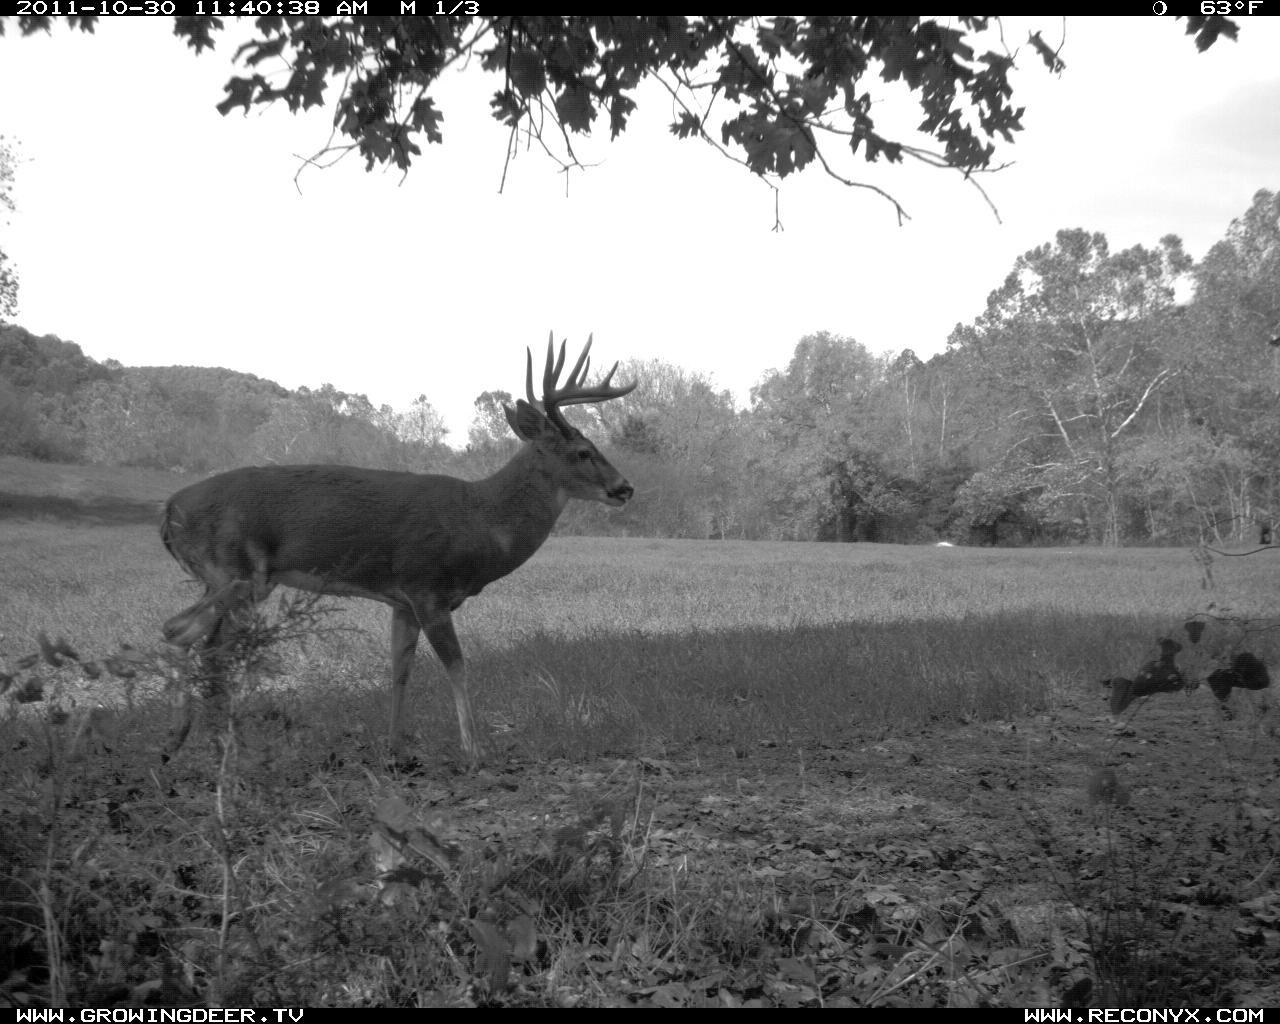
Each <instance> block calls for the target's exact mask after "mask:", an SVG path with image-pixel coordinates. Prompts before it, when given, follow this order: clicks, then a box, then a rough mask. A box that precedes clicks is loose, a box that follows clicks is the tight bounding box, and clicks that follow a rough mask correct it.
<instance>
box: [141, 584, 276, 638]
mask: <svg viewBox="0 0 1280 1024" xmlns="http://www.w3.org/2000/svg"><path fill="white" fill-rule="evenodd" d="M255 589H257V588H255V587H254V584H253V583H252V582H250V581H249V580H232V581H231V582H230V583H227V584H224V585H223V586H221V587H217V588H214V587H210V588H209V589H208V590H206V591H205V595H204V597H202V598H201V599H200V600H199V601H197V602H196V603H195V604H193V605H192V606H191V607H190V608H187V609H186V610H184V611H180V612H178V614H177V615H175V616H174V617H173V618H171V619H169V620H168V621H167V622H166V623H165V624H164V638H165V639H166V640H167V641H168V642H169V643H171V644H174V645H175V646H178V647H190V646H191V645H192V644H194V643H196V642H197V641H199V640H203V639H205V638H206V637H208V638H210V639H211V640H214V639H217V640H219V641H220V640H221V637H219V636H216V634H220V633H221V632H222V623H223V620H224V619H225V618H226V617H227V615H228V614H230V613H232V612H235V611H237V610H239V609H240V608H242V607H244V606H245V605H249V604H253V603H254V602H255V601H256V600H258V598H257V597H256V596H255V593H254V591H255ZM263 596H264V597H265V596H266V595H265V594H264V595H263Z"/></svg>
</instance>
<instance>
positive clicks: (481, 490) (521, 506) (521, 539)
mask: <svg viewBox="0 0 1280 1024" xmlns="http://www.w3.org/2000/svg"><path fill="white" fill-rule="evenodd" d="M539 461H540V460H539V458H538V454H537V452H536V451H535V450H534V447H533V445H531V444H526V445H524V446H523V447H522V448H521V449H520V450H519V451H518V452H516V454H515V455H514V456H513V457H512V459H511V461H510V462H508V463H507V464H506V465H505V466H503V467H502V468H501V469H500V470H498V471H497V472H496V473H494V474H493V475H492V476H489V477H485V478H484V479H483V480H477V481H476V483H475V484H474V487H475V490H476V494H477V495H478V497H479V498H480V502H481V504H482V505H483V507H484V508H485V510H486V512H487V516H486V518H487V520H488V524H489V529H490V531H491V533H492V534H493V538H494V540H495V541H496V542H497V544H498V546H499V547H500V548H501V549H502V550H503V552H504V553H505V554H506V555H507V556H508V557H509V558H511V559H512V560H513V561H514V562H515V563H516V564H517V565H518V564H519V563H520V562H523V561H524V560H525V559H526V558H528V557H529V556H530V555H532V554H533V553H534V551H536V550H537V549H538V548H539V547H540V546H541V545H542V542H543V541H544V540H546V539H547V537H548V536H549V535H550V534H551V530H552V528H553V527H554V526H555V525H556V520H557V519H559V518H560V513H561V512H563V511H564V507H565V505H566V504H568V501H569V495H568V494H567V493H566V492H565V491H564V490H563V488H559V487H557V486H556V485H555V483H554V482H553V481H552V480H551V478H550V477H548V476H547V474H546V472H545V470H544V469H543V468H542V467H541V466H540V465H539Z"/></svg>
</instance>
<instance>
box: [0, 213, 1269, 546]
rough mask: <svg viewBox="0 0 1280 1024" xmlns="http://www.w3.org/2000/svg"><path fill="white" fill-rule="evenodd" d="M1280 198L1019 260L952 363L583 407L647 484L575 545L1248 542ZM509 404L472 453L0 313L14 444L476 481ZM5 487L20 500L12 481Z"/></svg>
mask: <svg viewBox="0 0 1280 1024" xmlns="http://www.w3.org/2000/svg"><path fill="white" fill-rule="evenodd" d="M1278 325H1280V197H1278V196H1277V194H1276V193H1273V192H1270V191H1265V190H1264V191H1260V192H1258V193H1257V194H1256V196H1255V197H1254V200H1253V203H1252V205H1251V206H1250V207H1249V209H1248V210H1247V211H1246V212H1245V214H1244V215H1243V216H1241V217H1240V218H1238V219H1237V220H1235V221H1233V222H1232V224H1231V226H1230V228H1229V230H1228V231H1227V233H1226V236H1225V237H1224V238H1223V239H1222V240H1221V241H1219V242H1218V243H1217V244H1216V245H1215V246H1214V247H1213V248H1212V249H1211V250H1210V251H1209V253H1208V254H1207V255H1206V256H1205V258H1204V259H1203V260H1201V261H1200V262H1199V263H1195V262H1194V261H1192V260H1191V259H1190V257H1189V256H1187V254H1186V253H1185V252H1184V251H1183V249H1182V246H1181V243H1180V242H1179V240H1178V239H1177V238H1176V237H1174V236H1167V237H1165V238H1163V239H1161V240H1160V241H1159V242H1158V244H1156V245H1154V246H1150V247H1148V246H1134V247H1132V248H1129V249H1126V250H1124V251H1122V252H1112V251H1111V249H1110V247H1109V245H1108V243H1107V240H1106V238H1105V237H1104V236H1103V235H1101V234H1094V233H1089V232H1086V231H1082V230H1064V231H1060V232H1058V234H1057V236H1056V237H1055V238H1054V239H1053V240H1052V241H1051V242H1047V243H1045V244H1044V245H1041V246H1039V247H1037V248H1035V249H1033V250H1031V251H1030V252H1027V253H1025V254H1024V255H1022V256H1020V257H1019V258H1018V259H1017V260H1016V261H1015V263H1014V265H1013V267H1012V268H1011V269H1010V272H1009V274H1008V276H1007V277H1006V279H1005V280H1004V282H1003V283H1002V284H1001V285H1000V287H998V288H996V289H995V290H994V291H993V292H992V293H991V295H990V297H989V298H988V301H987V307H986V310H985V312H984V313H983V314H982V315H981V316H979V317H978V318H977V319H976V320H974V321H973V322H971V323H967V324H958V325H957V326H956V327H955V329H954V330H953V331H952V333H951V335H950V337H949V338H948V341H947V347H946V350H945V351H943V352H942V353H940V354H938V355H936V356H934V357H933V358H931V359H928V360H921V359H919V358H917V357H916V355H915V354H914V353H913V352H911V351H910V350H906V351H903V352H900V353H897V354H894V355H875V354H873V353H871V352H870V351H868V350H867V348H866V347H864V346H863V345H862V344H860V343H859V342H858V341H856V340H855V339H851V338H846V337H840V336H836V335H833V334H830V333H827V332H820V333H817V334H813V335H808V336H806V337H804V338H801V339H800V340H799V341H798V343H797V344H796V346H795V349H794V352H793V354H792V357H791V359H790V361H789V363H788V364H787V366H786V367H785V368H782V369H779V370H774V371H770V372H769V373H767V374H765V375H764V377H763V378H762V379H761V380H760V382H759V383H758V384H757V386H756V387H755V388H753V389H752V392H751V396H750V401H749V404H748V405H747V407H746V408H738V407H737V405H736V404H735V402H734V400H733V397H732V395H731V394H730V393H729V392H727V391H725V390H722V389H718V388H716V386H715V385H714V383H713V382H712V381H711V380H709V379H707V378H705V377H703V376H702V375H700V374H697V373H691V372H689V371H687V370H685V369H683V368H681V367H678V366H675V365H672V364H670V363H666V362H663V361H660V360H632V361H629V362H623V363H622V365H621V367H620V368H619V373H618V379H622V380H635V381H638V382H639V386H638V387H637V388H636V390H635V391H633V392H632V393H631V394H629V395H627V396H626V397H625V398H622V399H619V400H617V401H614V402H610V403H609V405H608V406H599V407H577V408H575V409H573V410H571V416H573V417H574V418H575V419H576V421H577V422H578V425H579V426H581V427H582V428H583V429H584V430H585V431H587V432H588V433H589V436H591V437H593V438H598V439H599V440H600V441H601V442H602V447H603V448H604V449H606V450H607V451H608V454H609V457H610V458H611V459H613V460H614V461H615V462H616V464H618V465H619V466H621V467H625V472H626V474H627V476H628V478H629V479H630V480H631V481H632V482H633V483H634V484H635V485H636V489H637V495H636V498H635V499H634V500H633V501H632V502H631V503H630V504H629V505H628V506H627V507H626V508H625V509H623V510H620V511H606V510H604V509H602V508H595V507H591V506H587V505H585V504H580V503H575V504H574V505H572V506H571V507H570V510H569V511H568V512H567V513H566V515H565V517H564V519H563V520H562V523H563V524H564V528H566V529H569V530H571V531H577V532H597V533H626V534H632V535H650V536H675V537H701V538H744V539H755V538H771V539H782V538H787V539H804V540H813V539H818V540H833V541H852V540H861V541H894V542H908V543H910V542H917V543H918V542H930V541H937V540H942V539H946V540H951V541H956V542H962V543H989V544H995V543H1106V544H1121V543H1142V544H1152V543H1155V544H1173V543H1187V542H1193V541H1197V540H1204V539H1208V540H1214V541H1230V540H1235V541H1240V540H1245V539H1257V538H1258V537H1259V536H1260V535H1262V532H1263V531H1265V532H1266V533H1267V534H1269V532H1270V530H1271V529H1272V528H1273V527H1274V525H1275V522H1276V519H1277V518H1280V336H1278V335H1280V328H1278ZM511 401H512V397H511V395H509V394H507V393H506V392H503V391H486V392H484V393H483V394H481V395H479V396H478V397H477V398H476V400H475V408H476V412H475V416H474V419H473V422H472V424H471V426H470V429H469V431H468V437H467V441H466V443H465V445H463V446H462V447H461V448H456V449H455V448H451V447H449V446H448V445H446V444H445V443H444V438H445V433H446V431H445V427H444V423H443V421H442V420H441V418H440V416H439V415H438V414H437V412H436V411H435V410H434V409H433V408H432V406H431V403H430V401H429V400H428V398H427V397H426V396H420V397H419V398H418V399H417V400H416V401H415V402H414V403H413V404H412V406H411V407H410V408H409V409H408V410H404V411H396V410H392V409H391V408H389V407H387V406H385V405H384V406H380V407H375V406H374V405H373V404H372V403H371V402H370V401H369V400H368V399H367V398H366V397H365V396H364V395H359V394H348V393H346V392H343V391H340V390H338V389H337V388H335V387H333V386H332V385H330V384H325V385H323V386H322V387H320V388H318V389H310V388H305V387H304V388H299V389H297V390H296V391H290V390H287V389H285V388H283V387H281V386H279V385H278V384H275V383H273V382H271V381H267V380H262V379H260V378H257V377H254V376H252V375H248V374H243V373H237V372H234V371H231V370H225V369H221V368H208V367H178V366H171V367H126V366H122V365H120V364H119V363H117V362H115V361H114V360H107V361H106V362H103V363H98V362H96V361H95V360H93V359H90V358H88V357H86V356H84V354H83V353H82V352H81V350H80V348H79V346H77V345H75V344H73V343H70V342H64V341H62V340H60V339H58V338H56V337H52V336H46V337H35V336H33V335H31V334H30V333H29V332H27V331H25V330H24V329H22V328H21V327H18V326H16V325H12V324H3V323H0V451H3V452H6V453H11V454H18V455H24V456H27V457H31V458H38V459H53V460H62V461H85V462H92V463H106V464H120V465H137V466H151V467H159V468H165V469H174V470H182V471H184V472H188V473H197V474H202V473H209V472H213V471H216V470H221V469H226V468H230V467H233V466H237V465H244V464H248V463H273V462H275V463H303V462H341V463H355V464H360V465H366V466H377V467H384V468H390V469H402V470H413V471H419V472H422V471H429V472H442V473H450V474H454V475H458V476H463V477H472V478H474V477H479V476H482V475H485V474H487V473H490V472H493V471H494V470H495V469H497V468H498V466H500V465H501V464H502V463H503V462H505V461H506V459H507V458H509V457H510V455H511V454H512V452H513V451H514V449H515V446H516V444H517V441H516V439H515V438H514V436H512V435H511V432H510V429H509V427H508V425H507V423H506V419H505V416H504V415H503V412H502V407H503V405H504V404H509V403H511ZM0 489H2V488H0Z"/></svg>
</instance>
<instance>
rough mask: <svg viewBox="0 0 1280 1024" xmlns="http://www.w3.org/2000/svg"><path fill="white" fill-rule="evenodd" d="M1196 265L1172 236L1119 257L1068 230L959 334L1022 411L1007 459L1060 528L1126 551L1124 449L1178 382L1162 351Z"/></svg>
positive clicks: (1028, 259)
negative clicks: (1185, 280) (1082, 530)
mask: <svg viewBox="0 0 1280 1024" xmlns="http://www.w3.org/2000/svg"><path fill="white" fill-rule="evenodd" d="M1190 267H1191V260H1190V258H1189V257H1188V256H1187V255H1186V254H1185V253H1184V252H1183V251H1182V243H1181V242H1180V241H1179V240H1178V239H1177V238H1176V237H1175V236H1173V235H1168V236H1166V237H1165V238H1163V239H1161V241H1160V245H1159V247H1158V248H1155V249H1146V248H1143V247H1142V246H1134V247H1133V248H1131V249H1126V250H1125V251H1124V252H1120V253H1115V254H1114V255H1113V254H1112V253H1111V252H1110V250H1109V247H1108V245H1107V240H1106V238H1105V237H1104V236H1103V235H1101V234H1089V233H1087V232H1085V231H1081V230H1078V229H1077V230H1071V231H1059V232H1058V234H1057V238H1056V240H1055V242H1054V244H1053V245H1042V246H1040V247H1038V248H1036V249H1033V250H1031V251H1030V252H1027V253H1025V254H1024V255H1022V256H1020V257H1018V259H1017V261H1016V262H1015V263H1014V267H1013V270H1012V271H1011V272H1010V273H1009V276H1008V277H1007V278H1006V279H1005V283H1004V285H1003V286H1002V287H1000V288H999V289H997V290H996V291H994V292H992V293H991V295H990V296H989V297H988V299H987V310H986V312H985V313H984V314H983V315H982V316H981V317H979V319H978V321H977V322H976V323H975V324H974V325H972V326H971V327H957V329H956V331H955V332H954V333H953V334H952V336H951V339H950V341H949V344H950V345H951V346H952V347H962V348H965V349H967V350H968V352H969V354H970V356H971V358H972V359H973V362H974V364H975V365H976V366H977V367H979V368H980V369H981V370H982V371H984V372H985V375H986V377H987V379H988V380H989V381H990V382H991V387H992V388H993V389H994V390H996V391H999V392H1003V393H1004V395H1005V397H1006V401H1005V402H1002V403H1001V405H1002V406H1003V407H1004V408H1012V409H1013V410H1014V411H1013V412H1012V414H1010V415H1009V416H1008V417H1007V422H1008V423H1009V424H1011V426H1012V427H1015V428H1016V429H1017V431H1018V433H1017V436H1016V439H1015V440H1014V443H1013V444H1012V445H1011V446H1010V449H1009V451H1008V452H1006V454H1005V460H1006V461H1008V460H1012V461H1014V462H1017V463H1019V464H1021V465H1022V466H1023V467H1024V468H1025V469H1026V470H1027V472H1028V473H1029V474H1030V475H1032V476H1035V477H1038V479H1039V485H1040V496H1039V502H1040V504H1041V506H1042V509H1043V511H1044V512H1045V513H1046V514H1047V515H1048V517H1049V519H1050V520H1055V519H1056V520H1060V521H1063V520H1077V519H1078V520H1080V521H1081V522H1082V523H1083V524H1085V525H1086V527H1087V529H1088V530H1089V531H1090V532H1091V533H1093V534H1094V535H1095V536H1097V537H1098V538H1099V539H1103V540H1105V541H1107V542H1108V543H1112V544H1115V543H1118V542H1119V540H1120V534H1121V495H1122V491H1123V486H1122V480H1121V474H1120V467H1119V461H1118V460H1119V453H1120V448H1121V445H1122V443H1123V442H1124V441H1125V440H1126V439H1127V438H1128V437H1130V436H1132V435H1135V434H1137V432H1138V431H1137V427H1138V425H1139V417H1140V416H1141V414H1142V413H1143V411H1144V410H1145V409H1147V408H1148V405H1149V403H1151V401H1152V398H1153V396H1154V395H1156V394H1157V393H1158V392H1159V391H1160V389H1161V388H1163V387H1165V386H1167V385H1168V384H1169V382H1170V381H1171V380H1173V379H1174V377H1175V374H1176V372H1177V371H1176V367H1174V366H1171V365H1170V363H1169V361H1168V358H1167V354H1166V353H1164V352H1162V350H1161V349H1162V344H1163V343H1165V342H1166V341H1167V338H1168V336H1169V334H1170V333H1171V332H1172V323H1173V320H1174V319H1175V317H1174V314H1173V312H1172V310H1173V302H1174V285H1175V283H1176V282H1177V281H1178V280H1179V278H1180V277H1181V276H1182V275H1184V274H1186V272H1187V271H1188V270H1189V269H1190Z"/></svg>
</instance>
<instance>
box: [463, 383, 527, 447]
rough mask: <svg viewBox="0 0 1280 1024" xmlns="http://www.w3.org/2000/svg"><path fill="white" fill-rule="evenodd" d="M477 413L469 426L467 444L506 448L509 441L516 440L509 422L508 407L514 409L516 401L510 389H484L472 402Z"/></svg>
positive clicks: (469, 445) (470, 445)
mask: <svg viewBox="0 0 1280 1024" xmlns="http://www.w3.org/2000/svg"><path fill="white" fill-rule="evenodd" d="M472 404H473V405H474V406H475V410H476V414H475V416H474V417H473V418H472V420H471V426H470V427H468V428H467V446H468V447H469V448H475V449H477V450H490V449H494V448H501V449H505V448H506V447H507V442H508V441H514V440H515V435H514V434H513V433H512V432H511V425H510V424H509V423H508V422H507V413H506V409H507V408H512V409H514V408H515V407H516V401H515V399H514V398H513V397H512V396H511V392H510V391H482V392H480V394H478V395H476V400H475V402H474V403H472Z"/></svg>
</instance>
